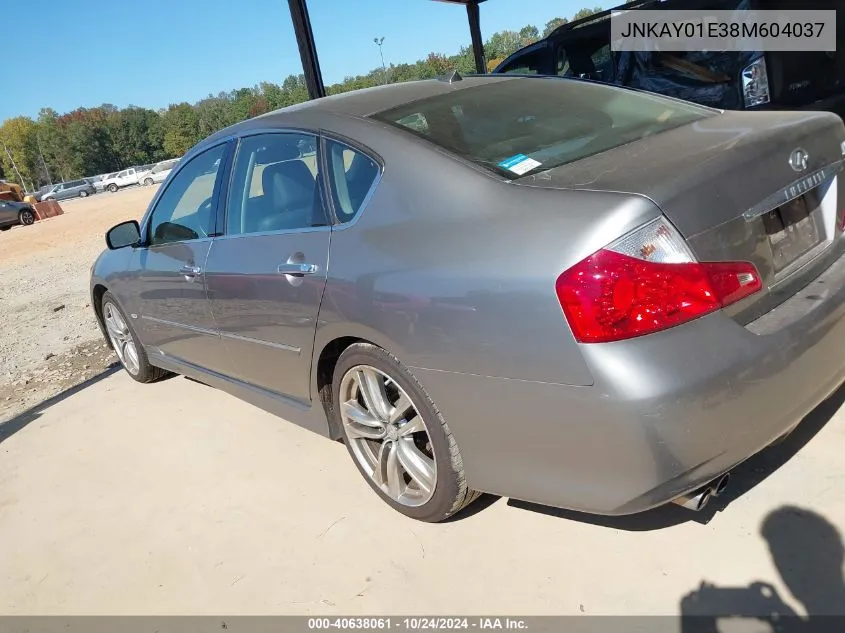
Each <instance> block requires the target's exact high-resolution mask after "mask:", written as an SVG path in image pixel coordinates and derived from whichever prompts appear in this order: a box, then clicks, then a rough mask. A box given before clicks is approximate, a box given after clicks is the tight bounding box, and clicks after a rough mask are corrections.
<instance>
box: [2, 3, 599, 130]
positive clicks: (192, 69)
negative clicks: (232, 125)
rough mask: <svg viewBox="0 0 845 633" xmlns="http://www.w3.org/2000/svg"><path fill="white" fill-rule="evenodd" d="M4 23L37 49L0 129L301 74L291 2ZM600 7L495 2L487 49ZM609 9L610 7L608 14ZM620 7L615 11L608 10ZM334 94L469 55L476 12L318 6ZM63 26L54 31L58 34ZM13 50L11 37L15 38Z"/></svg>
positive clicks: (62, 7) (151, 7) (12, 72)
mask: <svg viewBox="0 0 845 633" xmlns="http://www.w3.org/2000/svg"><path fill="white" fill-rule="evenodd" d="M3 4H4V8H3V13H4V21H5V22H6V23H7V24H20V25H23V32H24V33H27V34H29V33H31V34H32V35H33V36H32V37H31V38H30V37H28V36H27V37H25V38H24V40H25V41H27V42H29V43H28V44H27V45H26V46H25V47H24V48H23V49H22V50H19V51H18V53H19V54H15V53H13V52H12V51H11V50H7V53H6V56H5V58H6V62H7V63H6V64H5V66H4V69H3V77H4V79H3V84H4V86H7V87H8V86H16V87H18V90H13V91H7V90H5V89H4V90H3V93H4V94H3V95H2V98H0V121H3V120H5V119H7V118H9V117H12V116H17V115H21V114H23V115H27V116H32V117H35V116H37V114H38V110H39V109H40V108H42V107H52V108H54V109H55V110H57V111H58V112H60V113H62V112H66V111H68V110H72V109H74V108H76V107H79V106H84V107H92V106H96V105H100V104H101V103H112V104H114V105H116V106H119V107H125V106H127V105H130V104H131V105H138V106H145V107H150V108H160V107H164V106H166V105H168V104H169V103H174V102H180V101H188V102H194V101H196V100H198V99H201V98H203V97H205V96H206V95H208V94H209V93H212V94H216V93H218V92H220V91H221V90H231V89H233V88H242V87H244V86H253V85H255V84H256V83H258V82H261V81H274V82H277V83H281V82H282V81H283V80H284V78H285V77H287V76H288V75H290V74H292V73H301V72H302V66H301V64H300V61H299V52H298V49H297V45H296V39H295V38H294V34H293V27H292V26H291V19H290V11H289V9H288V3H287V0H142V1H141V0H139V1H135V2H133V1H132V0H73V1H68V0H5V2H3ZM596 4H599V5H602V4H603V3H602V2H600V1H599V2H597V1H596V0H590V1H587V0H488V1H487V2H484V3H483V4H482V5H481V29H482V35H483V36H484V38H485V39H486V38H487V37H489V36H490V35H491V34H492V33H493V32H495V31H500V30H503V29H513V30H518V29H520V28H522V27H523V26H525V25H526V24H534V25H535V26H537V27H538V28H539V29H540V30H541V31H542V28H543V26H544V25H545V23H546V22H547V21H548V20H550V19H551V18H553V17H556V16H561V17H568V18H569V17H571V16H572V15H573V14H574V13H575V12H576V11H577V10H578V9H580V8H582V7H584V6H595V5H596ZM604 4H607V3H604ZM608 6H610V5H608ZM308 7H309V12H310V14H311V21H312V24H313V28H314V36H315V38H316V40H317V47H318V52H319V54H320V64H321V66H322V69H323V77H324V79H325V82H326V83H327V84H330V83H334V82H337V81H341V80H342V79H343V78H344V76H346V75H355V74H359V73H363V72H366V71H368V70H370V69H372V68H375V67H377V66H378V65H379V64H380V61H379V56H378V48H377V47H376V45H375V44H374V43H373V38H374V37H376V36H378V37H384V38H385V40H384V56H385V61H386V62H387V63H388V64H390V63H391V62H392V63H401V62H410V61H415V60H417V59H419V58H421V57H424V56H425V55H427V54H428V53H429V52H430V51H436V52H443V53H446V54H452V53H456V52H457V51H458V49H459V48H460V47H461V46H462V45H464V44H469V29H468V26H467V19H466V10H465V9H464V7H462V6H458V5H450V4H445V3H441V2H434V1H432V0H308ZM53 26H55V28H53ZM7 39H8V38H7Z"/></svg>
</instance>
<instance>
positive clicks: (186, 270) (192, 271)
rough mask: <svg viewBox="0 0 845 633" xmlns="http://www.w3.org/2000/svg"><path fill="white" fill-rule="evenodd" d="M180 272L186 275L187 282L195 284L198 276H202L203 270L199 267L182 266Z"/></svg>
mask: <svg viewBox="0 0 845 633" xmlns="http://www.w3.org/2000/svg"><path fill="white" fill-rule="evenodd" d="M179 272H180V273H181V274H182V275H184V277H185V281H188V282H193V281H194V280H195V279H196V278H197V275H201V274H202V268H200V267H199V266H182V268H180V269H179Z"/></svg>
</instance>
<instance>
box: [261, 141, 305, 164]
mask: <svg viewBox="0 0 845 633" xmlns="http://www.w3.org/2000/svg"><path fill="white" fill-rule="evenodd" d="M294 158H299V148H298V147H296V146H295V145H291V144H290V143H269V144H268V146H265V147H262V148H261V149H259V150H258V151H256V152H255V162H256V163H258V164H259V165H267V164H268V163H278V162H280V161H283V160H292V159H294Z"/></svg>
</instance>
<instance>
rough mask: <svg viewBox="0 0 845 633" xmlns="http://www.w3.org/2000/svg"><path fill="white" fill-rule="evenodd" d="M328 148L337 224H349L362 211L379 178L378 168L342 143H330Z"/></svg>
mask: <svg viewBox="0 0 845 633" xmlns="http://www.w3.org/2000/svg"><path fill="white" fill-rule="evenodd" d="M326 147H327V149H328V156H327V157H326V158H327V160H328V164H329V176H330V181H331V190H332V203H333V205H334V210H335V213H336V214H337V219H338V221H340V222H348V221H349V220H351V219H352V218H354V217H355V215H356V214H357V213H358V212H359V211H360V210H361V206H362V205H363V203H364V200H365V199H366V197H367V194H368V193H369V192H370V189H371V188H372V186H373V182H375V179H376V177H377V176H378V173H379V165H378V163H377V162H375V161H374V160H373V159H372V158H370V157H369V156H367V155H366V154H363V153H362V152H359V151H358V150H354V149H352V148H351V147H349V146H347V145H344V144H343V143H338V142H336V141H328V142H327V143H326Z"/></svg>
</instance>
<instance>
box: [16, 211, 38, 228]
mask: <svg viewBox="0 0 845 633" xmlns="http://www.w3.org/2000/svg"><path fill="white" fill-rule="evenodd" d="M18 220H19V221H20V223H21V224H23V225H24V226H29V225H31V224H34V223H35V214H34V213H33V212H32V210H31V209H24V210H22V211H21V212H20V213H19V214H18Z"/></svg>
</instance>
